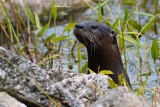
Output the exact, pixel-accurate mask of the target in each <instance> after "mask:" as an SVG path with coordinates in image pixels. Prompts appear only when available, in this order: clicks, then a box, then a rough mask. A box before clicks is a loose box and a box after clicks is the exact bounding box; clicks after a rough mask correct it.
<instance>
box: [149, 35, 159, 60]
mask: <svg viewBox="0 0 160 107" xmlns="http://www.w3.org/2000/svg"><path fill="white" fill-rule="evenodd" d="M151 55H152V59H153V60H154V61H155V60H156V59H157V58H158V56H159V45H158V40H157V39H156V38H155V39H154V40H153V42H152V47H151Z"/></svg>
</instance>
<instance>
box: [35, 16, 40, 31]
mask: <svg viewBox="0 0 160 107" xmlns="http://www.w3.org/2000/svg"><path fill="white" fill-rule="evenodd" d="M34 17H35V21H36V27H37V28H38V29H40V28H41V22H40V20H39V17H38V15H37V13H34Z"/></svg>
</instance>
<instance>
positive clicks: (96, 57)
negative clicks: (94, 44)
mask: <svg viewBox="0 0 160 107" xmlns="http://www.w3.org/2000/svg"><path fill="white" fill-rule="evenodd" d="M87 51H88V68H89V69H91V70H93V71H94V72H96V73H98V72H99V71H101V70H111V71H112V72H114V76H113V78H118V75H120V74H122V73H123V72H125V69H124V67H123V63H122V59H121V56H120V52H119V48H118V46H117V45H116V44H114V45H109V44H107V45H103V46H100V47H98V48H96V50H95V52H94V50H92V49H91V48H87ZM115 75H116V76H115ZM110 76H111V78H112V75H110ZM115 82H116V83H118V81H115Z"/></svg>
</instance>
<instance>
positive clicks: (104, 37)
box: [74, 21, 117, 48]
mask: <svg viewBox="0 0 160 107" xmlns="http://www.w3.org/2000/svg"><path fill="white" fill-rule="evenodd" d="M74 35H75V36H76V38H77V39H78V41H79V42H81V43H82V44H84V45H85V46H86V47H87V48H90V47H92V46H95V47H98V46H100V45H104V44H106V45H107V44H115V43H117V42H116V35H117V34H116V32H115V31H113V30H111V28H110V27H108V26H106V25H105V24H101V23H98V22H91V21H85V22H80V23H78V24H77V25H75V28H74Z"/></svg>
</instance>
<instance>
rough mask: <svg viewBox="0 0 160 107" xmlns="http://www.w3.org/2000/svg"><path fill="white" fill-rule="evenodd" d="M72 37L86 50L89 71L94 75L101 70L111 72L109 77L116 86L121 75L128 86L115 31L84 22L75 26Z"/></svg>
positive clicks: (101, 25)
mask: <svg viewBox="0 0 160 107" xmlns="http://www.w3.org/2000/svg"><path fill="white" fill-rule="evenodd" d="M74 35H75V36H76V38H77V39H78V41H79V42H80V43H82V44H83V45H85V47H86V48H87V52H88V68H89V69H91V70H93V71H94V72H95V73H98V71H101V70H111V71H112V72H113V73H114V74H111V75H109V76H110V77H111V78H112V79H113V81H114V82H115V83H116V84H119V79H118V76H119V75H121V74H123V75H124V77H125V78H126V81H127V82H128V84H129V86H130V81H129V78H128V75H127V73H126V71H125V69H124V66H123V63H122V59H121V55H120V52H119V48H118V45H117V38H116V35H117V34H116V32H115V31H113V30H112V29H111V28H110V27H108V26H106V25H105V24H101V23H98V22H91V21H85V22H80V23H78V24H77V25H75V27H74Z"/></svg>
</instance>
